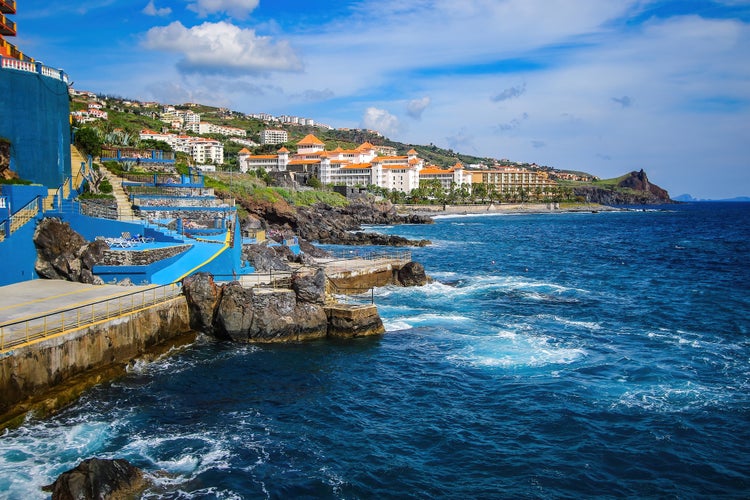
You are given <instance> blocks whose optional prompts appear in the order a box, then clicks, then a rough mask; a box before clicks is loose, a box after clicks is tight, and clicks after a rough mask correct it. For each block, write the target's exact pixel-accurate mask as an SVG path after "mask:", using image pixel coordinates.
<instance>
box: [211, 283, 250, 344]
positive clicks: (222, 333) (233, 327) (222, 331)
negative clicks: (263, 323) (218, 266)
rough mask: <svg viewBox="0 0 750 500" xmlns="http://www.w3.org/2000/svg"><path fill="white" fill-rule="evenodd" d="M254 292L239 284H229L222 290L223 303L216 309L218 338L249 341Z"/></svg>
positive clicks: (215, 330) (216, 333) (215, 327)
mask: <svg viewBox="0 0 750 500" xmlns="http://www.w3.org/2000/svg"><path fill="white" fill-rule="evenodd" d="M252 295H253V293H252V291H251V290H246V289H244V288H242V285H240V284H239V283H238V282H236V281H234V282H232V283H227V284H226V285H224V286H223V287H222V288H221V301H220V302H219V306H218V308H217V309H216V318H215V321H214V332H215V335H216V336H217V337H218V338H226V339H230V340H234V341H240V342H242V341H245V342H246V341H247V332H248V331H249V330H250V326H251V325H252V323H253V309H252V307H250V304H251V303H252V300H253V298H252Z"/></svg>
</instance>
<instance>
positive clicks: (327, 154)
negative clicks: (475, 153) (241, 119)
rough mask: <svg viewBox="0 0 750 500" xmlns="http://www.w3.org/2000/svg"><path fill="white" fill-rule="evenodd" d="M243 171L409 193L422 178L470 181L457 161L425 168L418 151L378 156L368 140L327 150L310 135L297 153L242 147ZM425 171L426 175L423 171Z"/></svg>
mask: <svg viewBox="0 0 750 500" xmlns="http://www.w3.org/2000/svg"><path fill="white" fill-rule="evenodd" d="M238 163H239V169H240V171H241V172H248V171H250V170H257V169H259V168H262V169H264V170H266V171H270V172H287V171H288V172H292V173H293V174H295V175H297V174H299V175H300V177H306V176H308V177H309V176H314V177H317V178H318V179H319V180H320V181H321V182H322V183H323V184H331V185H338V186H369V185H375V186H378V187H381V188H385V189H389V190H392V191H393V190H395V191H401V192H403V193H409V192H411V191H412V190H413V189H416V188H418V187H419V182H420V180H425V179H430V178H438V179H440V180H441V183H443V184H444V185H445V186H447V187H450V186H451V185H455V186H461V185H463V184H470V183H471V178H470V177H469V176H467V175H465V172H464V169H463V167H462V166H461V165H460V164H458V165H456V166H455V167H453V168H451V169H449V170H443V169H439V168H437V167H434V166H433V167H426V166H425V163H424V160H423V159H421V158H419V157H418V156H417V152H416V151H415V150H413V149H412V150H410V151H408V152H407V153H406V155H403V156H398V155H389V156H380V155H378V148H377V147H376V146H373V145H372V144H370V143H369V142H365V143H363V144H361V145H360V146H358V147H357V148H355V149H343V148H341V147H338V148H336V149H334V150H333V151H326V150H325V144H324V143H323V141H321V140H320V139H318V138H317V137H315V136H314V135H312V134H310V135H307V136H306V137H305V138H303V139H302V140H301V141H299V142H298V143H297V153H295V154H291V153H290V152H289V150H288V149H286V148H283V147H282V148H281V149H279V150H278V151H277V153H276V154H270V155H253V154H251V153H250V151H249V150H247V149H242V150H241V151H240V152H239V155H238ZM423 173H424V174H423Z"/></svg>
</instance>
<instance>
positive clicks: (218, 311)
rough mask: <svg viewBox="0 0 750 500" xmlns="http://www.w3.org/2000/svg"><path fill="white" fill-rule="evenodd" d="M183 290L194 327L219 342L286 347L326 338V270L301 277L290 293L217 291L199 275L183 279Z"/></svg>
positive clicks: (235, 287) (231, 286) (233, 287)
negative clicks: (293, 343) (269, 343)
mask: <svg viewBox="0 0 750 500" xmlns="http://www.w3.org/2000/svg"><path fill="white" fill-rule="evenodd" d="M183 290H184V293H185V296H186V298H187V302H188V306H189V309H190V315H191V319H190V323H191V326H192V327H193V328H195V329H196V330H197V331H200V332H203V333H206V334H208V335H212V336H214V337H216V338H219V339H224V340H232V341H236V342H284V341H290V340H294V341H296V340H306V339H313V338H324V337H326V335H327V330H328V320H327V316H326V311H325V309H324V304H325V297H326V295H325V272H324V271H323V270H322V269H317V270H315V271H311V272H308V273H297V274H296V275H295V276H294V277H293V279H292V284H291V288H261V287H255V288H251V289H245V288H243V287H242V286H241V285H240V284H239V283H238V282H232V283H227V284H224V285H222V286H221V287H218V286H216V284H215V283H214V281H213V277H212V276H211V275H210V274H207V273H197V274H194V275H192V276H189V277H187V278H185V280H184V282H183Z"/></svg>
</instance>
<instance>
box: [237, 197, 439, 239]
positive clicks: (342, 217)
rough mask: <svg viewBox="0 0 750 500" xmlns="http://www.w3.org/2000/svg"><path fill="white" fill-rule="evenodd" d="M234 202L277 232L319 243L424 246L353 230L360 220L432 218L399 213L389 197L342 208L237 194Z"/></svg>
mask: <svg viewBox="0 0 750 500" xmlns="http://www.w3.org/2000/svg"><path fill="white" fill-rule="evenodd" d="M238 203H240V204H241V205H242V206H243V207H244V208H245V209H246V210H247V211H248V212H249V213H250V214H251V215H252V216H254V217H257V218H260V219H262V220H264V221H265V223H266V225H267V227H268V228H269V229H271V228H273V229H276V230H278V231H280V232H284V231H291V232H293V233H294V234H296V235H298V236H299V237H300V238H302V239H304V240H306V241H317V242H320V243H333V244H343V245H391V246H414V245H417V246H424V245H427V244H429V242H428V241H426V240H421V241H410V240H407V239H405V238H403V237H401V236H392V235H382V234H377V233H363V232H356V231H360V230H361V229H362V224H376V225H382V224H404V223H410V224H416V223H421V224H426V223H431V222H433V221H432V219H430V218H429V217H422V216H415V215H410V216H406V217H405V216H401V215H399V214H398V213H397V212H396V209H395V207H394V206H393V204H391V203H390V202H389V201H382V202H376V201H372V200H356V201H353V202H352V203H350V204H349V205H348V206H346V207H342V208H336V207H331V206H329V205H325V204H322V203H319V204H317V205H314V206H312V207H297V208H296V209H295V208H293V207H291V206H289V205H288V204H286V203H285V202H280V201H277V202H275V203H264V202H262V201H258V200H256V199H249V198H240V199H238ZM355 232H356V233H355ZM303 251H304V250H303Z"/></svg>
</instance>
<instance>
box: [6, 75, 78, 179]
mask: <svg viewBox="0 0 750 500" xmlns="http://www.w3.org/2000/svg"><path fill="white" fill-rule="evenodd" d="M0 136H1V137H5V138H6V139H8V140H10V143H11V149H10V155H11V160H10V161H11V165H10V166H11V169H12V170H13V171H15V172H16V173H18V175H19V177H21V178H23V179H27V180H30V181H33V182H37V183H39V184H44V185H45V186H47V187H51V188H56V187H58V186H59V185H60V184H62V182H63V180H65V178H67V177H70V172H71V170H70V104H69V97H68V86H67V85H66V84H65V82H63V81H60V80H57V79H55V78H50V77H46V76H43V75H41V74H39V73H29V72H26V71H17V70H13V69H0Z"/></svg>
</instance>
